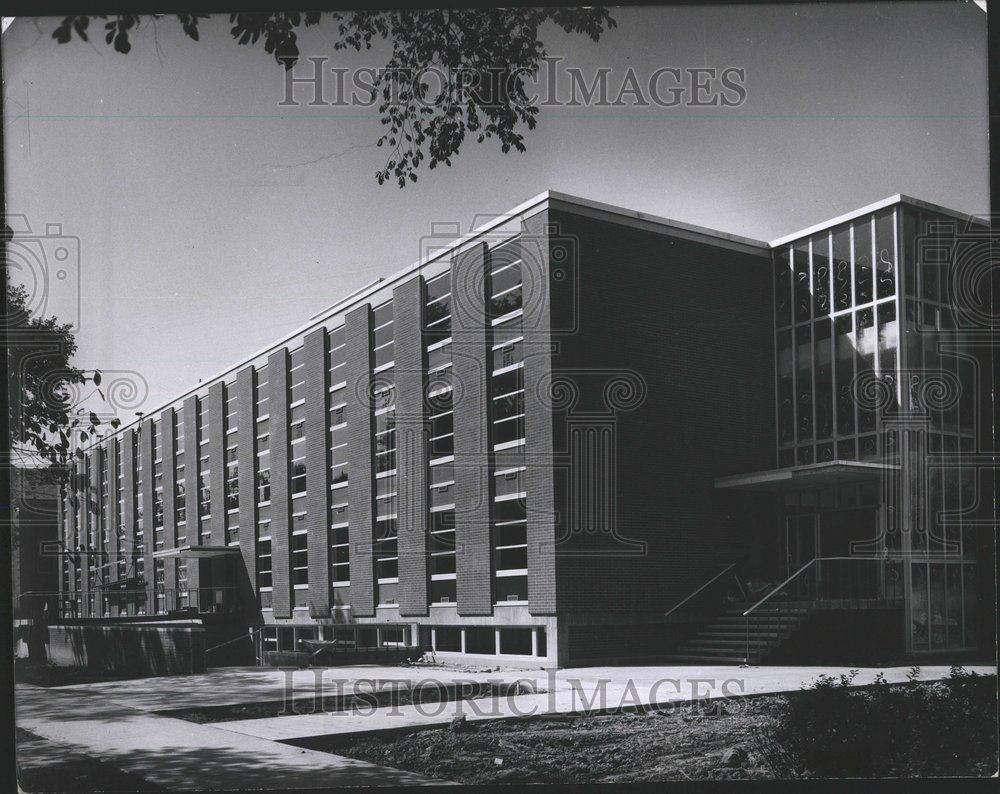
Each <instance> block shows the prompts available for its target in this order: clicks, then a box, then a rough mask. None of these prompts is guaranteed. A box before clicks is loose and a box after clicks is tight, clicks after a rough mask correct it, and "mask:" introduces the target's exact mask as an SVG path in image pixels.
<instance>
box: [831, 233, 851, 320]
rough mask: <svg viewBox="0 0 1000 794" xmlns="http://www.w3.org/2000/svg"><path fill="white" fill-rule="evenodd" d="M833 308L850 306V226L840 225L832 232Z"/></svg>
mask: <svg viewBox="0 0 1000 794" xmlns="http://www.w3.org/2000/svg"><path fill="white" fill-rule="evenodd" d="M833 293H834V308H835V309H836V310H838V311H840V310H841V309H849V308H850V307H851V227H850V226H842V227H840V228H839V229H837V230H835V231H834V233H833Z"/></svg>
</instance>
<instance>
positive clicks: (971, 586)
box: [962, 565, 979, 647]
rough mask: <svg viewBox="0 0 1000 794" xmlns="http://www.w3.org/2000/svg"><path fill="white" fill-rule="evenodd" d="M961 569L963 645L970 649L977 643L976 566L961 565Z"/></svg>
mask: <svg viewBox="0 0 1000 794" xmlns="http://www.w3.org/2000/svg"><path fill="white" fill-rule="evenodd" d="M962 568H963V569H964V571H963V574H964V575H963V580H962V600H963V606H964V609H963V612H964V613H965V644H966V646H970V647H971V646H974V645H976V643H977V642H978V641H979V632H978V631H977V626H976V622H977V610H976V605H977V602H978V599H977V597H976V566H975V565H963V566H962Z"/></svg>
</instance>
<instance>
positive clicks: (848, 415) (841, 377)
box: [834, 314, 855, 457]
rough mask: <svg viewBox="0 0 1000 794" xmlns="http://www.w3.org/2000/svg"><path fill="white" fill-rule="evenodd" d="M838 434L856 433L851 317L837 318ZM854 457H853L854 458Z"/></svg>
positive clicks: (853, 343)
mask: <svg viewBox="0 0 1000 794" xmlns="http://www.w3.org/2000/svg"><path fill="white" fill-rule="evenodd" d="M834 322H835V332H836V342H835V344H836V348H837V364H836V367H837V434H838V435H841V436H843V435H847V434H848V433H853V432H854V395H853V391H852V386H851V384H852V383H853V381H854V347H855V342H854V321H853V318H852V317H851V315H849V314H848V315H845V316H842V317H838V318H836V320H835V321H834ZM852 457H853V456H852Z"/></svg>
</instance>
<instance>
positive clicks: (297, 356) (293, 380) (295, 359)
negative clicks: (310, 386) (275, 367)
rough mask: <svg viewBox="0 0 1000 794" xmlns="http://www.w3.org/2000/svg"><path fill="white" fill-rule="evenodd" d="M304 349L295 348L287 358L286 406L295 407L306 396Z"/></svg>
mask: <svg viewBox="0 0 1000 794" xmlns="http://www.w3.org/2000/svg"><path fill="white" fill-rule="evenodd" d="M305 375H306V368H305V351H304V348H301V347H299V348H296V349H295V350H293V351H292V352H291V353H290V354H289V356H288V383H289V392H288V404H289V405H290V406H294V405H297V404H298V402H299V401H300V400H302V399H303V398H304V397H305V396H306V378H305Z"/></svg>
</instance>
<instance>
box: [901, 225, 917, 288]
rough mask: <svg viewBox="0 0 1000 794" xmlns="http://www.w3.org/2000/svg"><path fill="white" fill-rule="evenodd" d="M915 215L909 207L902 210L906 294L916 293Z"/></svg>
mask: <svg viewBox="0 0 1000 794" xmlns="http://www.w3.org/2000/svg"><path fill="white" fill-rule="evenodd" d="M916 239H917V216H916V213H915V212H914V211H913V210H911V209H906V210H904V211H903V239H902V242H903V244H902V248H903V251H902V254H903V280H904V285H905V289H906V294H907V295H916V294H917V268H916V261H917V260H916V245H917V244H916Z"/></svg>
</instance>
